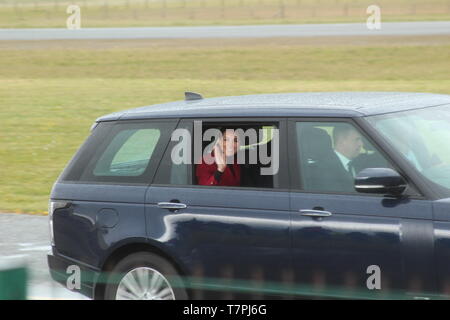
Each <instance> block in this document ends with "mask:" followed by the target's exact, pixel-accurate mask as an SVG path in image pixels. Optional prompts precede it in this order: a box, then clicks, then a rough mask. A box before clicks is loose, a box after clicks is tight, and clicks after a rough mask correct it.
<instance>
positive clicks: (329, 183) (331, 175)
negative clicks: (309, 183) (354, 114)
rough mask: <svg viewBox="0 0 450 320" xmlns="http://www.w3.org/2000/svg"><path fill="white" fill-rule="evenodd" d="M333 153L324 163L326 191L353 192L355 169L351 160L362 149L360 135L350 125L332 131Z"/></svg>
mask: <svg viewBox="0 0 450 320" xmlns="http://www.w3.org/2000/svg"><path fill="white" fill-rule="evenodd" d="M333 142H334V150H333V151H334V152H332V153H331V154H330V158H329V159H327V160H326V161H325V162H324V171H323V175H324V177H325V179H326V183H325V185H324V186H325V188H326V189H327V191H330V192H331V191H335V192H354V191H355V189H354V178H355V176H356V174H357V173H358V172H357V169H356V168H355V165H354V162H353V160H354V159H356V158H357V157H358V156H359V155H360V154H361V150H362V147H363V145H364V144H363V141H362V136H361V134H360V133H359V132H358V131H357V130H356V129H355V128H354V127H352V126H351V125H348V124H342V125H337V126H336V127H335V128H334V130H333Z"/></svg>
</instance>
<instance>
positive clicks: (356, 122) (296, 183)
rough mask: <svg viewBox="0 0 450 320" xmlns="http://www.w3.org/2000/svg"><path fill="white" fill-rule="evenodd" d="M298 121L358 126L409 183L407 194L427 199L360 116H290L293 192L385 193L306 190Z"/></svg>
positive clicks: (289, 132) (363, 134)
mask: <svg viewBox="0 0 450 320" xmlns="http://www.w3.org/2000/svg"><path fill="white" fill-rule="evenodd" d="M297 122H303V123H313V122H320V123H327V122H329V123H347V124H350V125H352V126H353V127H354V128H356V129H357V130H358V131H359V133H360V134H361V135H362V136H363V137H364V138H365V139H366V140H367V141H368V142H369V143H371V144H372V145H373V146H374V147H375V148H376V149H377V150H378V151H379V152H380V154H381V155H382V156H383V157H384V158H385V160H387V161H388V162H389V163H390V164H391V165H392V167H393V168H394V169H395V170H397V172H398V173H399V174H400V175H402V176H403V177H404V178H405V179H406V181H407V183H408V189H407V192H406V194H405V195H406V196H408V197H409V198H411V199H420V200H423V199H426V198H427V197H426V196H425V195H424V193H423V192H422V188H419V187H418V185H417V183H416V180H414V179H411V178H410V175H409V172H408V171H405V170H404V169H403V166H402V163H399V161H398V159H397V158H395V157H392V156H391V155H392V152H391V150H390V149H389V148H387V147H386V146H385V145H384V144H383V143H380V141H379V139H378V136H377V134H376V132H375V133H374V132H373V131H368V130H367V126H365V123H364V120H362V119H359V118H348V117H342V118H334V117H290V118H288V140H289V141H288V144H289V146H292V148H294V149H293V150H290V152H289V170H290V172H291V174H290V189H291V191H292V192H296V193H308V194H323V195H346V196H369V197H376V198H384V197H385V196H384V195H381V194H369V193H358V192H356V191H355V192H335V191H329V192H326V191H309V190H304V189H303V186H302V182H301V174H302V172H301V169H300V167H301V165H300V161H301V159H299V157H298V151H299V150H298V148H299V144H298V143H299V142H298V141H297V131H296V124H297Z"/></svg>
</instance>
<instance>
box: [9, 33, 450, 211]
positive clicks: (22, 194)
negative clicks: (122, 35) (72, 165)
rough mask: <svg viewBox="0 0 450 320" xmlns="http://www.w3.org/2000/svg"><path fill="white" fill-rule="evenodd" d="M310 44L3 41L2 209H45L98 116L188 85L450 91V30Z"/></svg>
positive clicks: (243, 89)
mask: <svg viewBox="0 0 450 320" xmlns="http://www.w3.org/2000/svg"><path fill="white" fill-rule="evenodd" d="M305 41H306V40H300V39H295V40H292V39H284V40H248V41H245V42H240V41H229V42H227V41H220V43H219V42H214V41H212V40H210V41H206V40H205V41H201V40H198V41H186V42H185V43H183V42H174V41H160V42H158V41H156V42H155V41H128V42H127V41H122V42H114V41H108V42H104V43H101V42H98V41H97V42H89V41H81V42H39V43H37V42H36V43H31V44H30V42H26V43H25V42H10V43H8V42H3V43H2V44H0V62H1V66H2V67H1V72H0V97H1V99H0V141H1V146H2V147H1V148H0V177H1V179H2V183H1V184H0V194H1V198H0V210H1V211H6V212H30V213H43V212H45V211H46V208H47V200H48V195H49V193H50V190H51V187H52V184H53V182H54V181H55V180H56V178H57V177H58V175H59V173H60V172H61V171H62V170H63V168H64V166H65V165H66V164H67V162H68V161H69V160H70V158H71V157H72V155H73V154H74V152H75V151H76V150H77V148H78V147H79V146H80V144H81V143H82V142H83V140H84V139H85V138H86V137H87V136H88V134H89V128H90V126H91V124H92V123H93V122H94V120H95V119H96V118H97V117H99V116H101V115H103V114H106V113H110V112H114V111H118V110H122V109H127V108H133V107H137V106H142V105H149V104H154V103H159V102H165V101H171V100H180V99H182V98H183V92H184V91H185V90H192V91H198V92H201V93H202V94H203V95H204V96H206V97H213V96H222V95H240V94H253V93H268V92H300V91H338V90H339V91H340V90H343V91H356V90H361V91H369V90H386V91H394V90H395V91H422V92H438V93H447V94H450V75H449V72H448V71H449V70H450V59H449V54H448V53H449V52H450V38H449V37H444V38H438V39H434V40H433V39H428V38H427V40H425V38H417V39H410V41H409V42H406V41H403V44H402V45H399V44H398V43H399V41H394V40H386V41H381V40H380V39H378V42H376V43H373V44H370V42H369V43H367V42H364V43H362V44H357V45H353V44H351V45H349V44H346V45H344V44H338V43H335V44H334V45H330V44H329V43H322V44H320V43H315V42H311V43H306V42H305ZM324 41H325V40H324ZM345 41H350V40H345ZM325 42H326V41H325Z"/></svg>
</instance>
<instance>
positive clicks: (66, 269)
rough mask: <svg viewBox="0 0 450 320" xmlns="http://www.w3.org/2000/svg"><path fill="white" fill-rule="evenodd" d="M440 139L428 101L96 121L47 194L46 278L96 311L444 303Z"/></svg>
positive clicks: (409, 96) (329, 98) (224, 106)
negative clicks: (287, 303) (276, 298)
mask: <svg viewBox="0 0 450 320" xmlns="http://www.w3.org/2000/svg"><path fill="white" fill-rule="evenodd" d="M449 141H450V96H448V95H438V94H421V93H394V92H391V93H388V92H385V93H383V92H354V93H351V92H348V93H347V92H342V93H293V94H270V95H254V96H239V97H224V98H211V99H203V98H202V97H201V96H200V95H198V94H194V93H186V99H185V100H184V101H179V102H173V103H167V104H160V105H154V106H147V107H142V108H137V109H133V110H127V111H123V112H118V113H113V114H110V115H107V116H104V117H101V118H99V119H97V121H96V122H95V124H94V126H93V128H92V132H91V134H90V136H89V138H88V139H87V141H86V142H85V143H84V144H83V145H82V146H81V148H80V149H79V151H78V152H77V153H76V155H75V156H74V158H73V159H72V161H71V162H70V163H69V164H68V166H67V167H66V168H65V170H64V172H63V173H62V174H61V176H60V177H59V178H58V180H57V182H56V183H55V185H54V187H53V190H52V193H51V199H50V202H49V219H50V228H51V239H52V254H51V255H49V256H48V263H49V267H50V271H51V274H52V277H53V278H54V279H55V280H57V281H59V282H61V283H63V284H65V285H68V286H69V288H70V289H79V290H80V291H81V292H82V293H84V294H85V295H87V296H89V297H91V298H95V299H147V300H155V299H187V298H188V299H201V298H211V297H214V298H217V297H219V298H236V297H241V296H242V295H247V294H251V295H252V296H257V297H266V296H267V295H268V296H272V295H282V296H289V297H294V298H296V297H311V296H324V297H350V296H351V297H363V298H364V297H381V298H383V297H384V298H389V297H394V298H403V297H406V298H432V297H447V294H449V293H450V271H449V270H450V144H449ZM74 270H78V273H77V272H75V273H74V272H73V271H74ZM76 276H78V277H79V279H76ZM77 281H78V282H79V285H78V287H77Z"/></svg>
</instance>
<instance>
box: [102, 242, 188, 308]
mask: <svg viewBox="0 0 450 320" xmlns="http://www.w3.org/2000/svg"><path fill="white" fill-rule="evenodd" d="M137 252H151V253H154V254H157V255H158V256H160V257H162V258H164V259H166V260H167V261H168V262H169V263H171V264H172V266H173V267H174V268H175V270H177V272H178V273H179V274H180V276H181V277H182V278H184V277H187V276H189V273H188V271H187V268H186V267H185V266H184V265H183V264H182V263H181V262H180V261H179V260H178V259H176V258H175V257H174V256H173V255H171V254H169V253H168V250H166V249H165V248H164V247H163V246H162V245H161V244H160V243H158V242H156V241H149V240H148V239H141V238H134V239H128V240H124V241H121V242H120V243H118V244H116V245H115V246H114V248H112V249H111V250H110V252H109V253H108V254H107V255H106V258H105V259H104V261H103V263H102V265H101V273H102V275H103V276H104V275H105V273H107V272H109V271H111V270H112V268H113V267H114V266H115V265H116V264H117V263H118V262H119V261H121V260H122V259H124V258H125V257H127V256H129V255H131V254H133V253H137ZM103 276H100V277H99V278H100V279H102V278H104V277H103ZM104 290H105V285H104V283H103V281H101V280H100V281H97V282H96V283H95V286H94V294H93V297H94V299H95V300H102V299H103V296H104ZM187 291H188V295H190V289H189V288H187Z"/></svg>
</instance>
